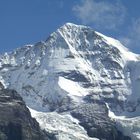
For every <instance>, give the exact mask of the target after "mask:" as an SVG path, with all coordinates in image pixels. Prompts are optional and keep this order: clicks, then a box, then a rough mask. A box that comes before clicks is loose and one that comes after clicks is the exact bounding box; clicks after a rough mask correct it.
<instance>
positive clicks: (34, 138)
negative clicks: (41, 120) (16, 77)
mask: <svg viewBox="0 0 140 140" xmlns="http://www.w3.org/2000/svg"><path fill="white" fill-rule="evenodd" d="M1 85H2V84H1V83H0V86H1ZM0 140H49V138H48V136H47V133H46V132H45V131H42V130H40V128H39V124H38V122H36V120H35V119H33V118H32V117H31V115H30V112H29V110H28V109H27V107H26V106H25V103H24V101H23V100H22V98H21V97H20V96H19V95H18V94H17V93H16V91H14V90H9V89H4V88H1V89H0Z"/></svg>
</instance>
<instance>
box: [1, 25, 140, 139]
mask: <svg viewBox="0 0 140 140" xmlns="http://www.w3.org/2000/svg"><path fill="white" fill-rule="evenodd" d="M0 81H1V82H2V83H3V84H4V85H5V86H6V87H8V88H10V89H15V90H16V91H17V92H18V93H20V95H21V96H22V98H23V100H24V101H25V103H26V105H27V106H28V107H29V109H30V111H31V114H32V116H33V117H35V118H36V119H37V121H38V122H39V123H40V126H41V128H42V129H46V130H47V131H48V132H50V133H53V134H54V135H55V136H56V139H58V140H66V139H67V140H90V139H91V140H92V139H94V140H95V139H101V140H102V139H105V140H129V139H132V140H140V126H139V125H138V124H140V86H139V85H140V55H137V54H134V53H132V52H130V51H129V50H127V49H126V48H125V47H124V46H123V45H122V44H121V43H120V42H119V41H117V40H115V39H113V38H110V37H107V36H104V35H102V34H101V33H98V32H96V31H94V30H93V29H91V28H89V27H86V26H81V25H75V24H71V23H67V24H65V25H64V26H62V27H60V28H59V29H58V30H57V31H56V32H54V33H52V34H51V35H50V36H49V38H48V39H47V40H46V41H41V42H38V43H36V44H35V45H27V46H25V47H23V48H19V49H17V50H15V51H13V52H11V53H5V54H3V55H1V56H0Z"/></svg>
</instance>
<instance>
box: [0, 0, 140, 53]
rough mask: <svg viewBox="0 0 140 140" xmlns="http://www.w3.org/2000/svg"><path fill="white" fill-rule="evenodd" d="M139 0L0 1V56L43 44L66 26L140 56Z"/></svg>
mask: <svg viewBox="0 0 140 140" xmlns="http://www.w3.org/2000/svg"><path fill="white" fill-rule="evenodd" d="M139 6H140V0H0V53H3V52H6V51H8V52H9V51H12V50H13V49H15V48H17V47H22V46H24V45H25V44H33V43H36V42H38V41H40V40H45V39H46V38H47V37H48V36H49V34H50V33H51V32H53V31H55V30H56V29H57V28H59V27H60V26H62V25H63V24H65V23H66V22H72V23H75V24H84V25H88V26H91V27H92V28H94V29H95V30H97V31H99V32H101V33H103V34H105V35H108V36H112V37H114V38H117V39H119V40H121V42H123V44H125V45H126V46H127V47H128V48H129V49H130V50H132V51H133V52H135V53H139V54H140V46H139V44H140V43H139V42H140V8H139Z"/></svg>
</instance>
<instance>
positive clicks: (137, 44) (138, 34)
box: [120, 18, 140, 52]
mask: <svg viewBox="0 0 140 140" xmlns="http://www.w3.org/2000/svg"><path fill="white" fill-rule="evenodd" d="M120 40H121V41H122V42H123V43H124V45H125V46H126V47H128V48H130V49H132V50H135V51H139V52H140V18H138V19H136V20H134V21H133V23H132V25H131V26H130V27H129V29H128V32H127V34H126V35H125V37H121V38H120Z"/></svg>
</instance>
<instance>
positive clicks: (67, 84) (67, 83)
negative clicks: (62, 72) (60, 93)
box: [58, 76, 88, 96]
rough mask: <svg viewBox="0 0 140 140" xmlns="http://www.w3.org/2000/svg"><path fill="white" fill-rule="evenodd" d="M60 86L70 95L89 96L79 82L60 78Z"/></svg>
mask: <svg viewBox="0 0 140 140" xmlns="http://www.w3.org/2000/svg"><path fill="white" fill-rule="evenodd" d="M58 84H59V86H60V87H61V88H62V89H63V90H65V91H66V92H68V93H69V94H70V95H74V96H85V95H87V94H88V93H87V92H86V91H85V89H84V88H83V87H81V86H80V85H79V84H78V83H77V82H74V81H72V80H69V79H66V78H64V77H61V76H60V77H59V80H58Z"/></svg>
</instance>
